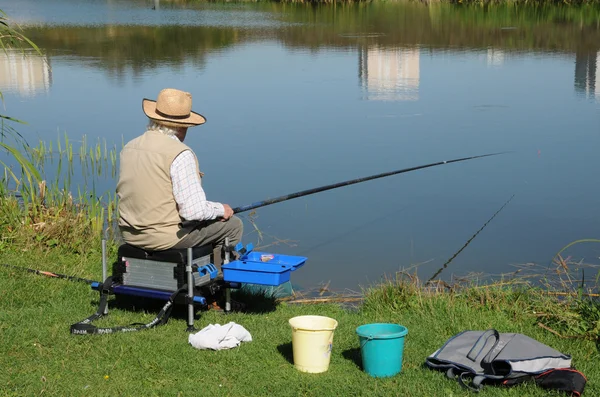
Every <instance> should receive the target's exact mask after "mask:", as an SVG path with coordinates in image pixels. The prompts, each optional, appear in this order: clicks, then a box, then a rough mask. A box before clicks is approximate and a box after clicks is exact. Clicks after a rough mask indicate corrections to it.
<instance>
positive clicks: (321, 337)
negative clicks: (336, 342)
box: [289, 316, 338, 373]
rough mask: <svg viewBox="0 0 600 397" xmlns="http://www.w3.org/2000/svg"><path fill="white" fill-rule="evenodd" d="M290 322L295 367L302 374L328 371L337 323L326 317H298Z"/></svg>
mask: <svg viewBox="0 0 600 397" xmlns="http://www.w3.org/2000/svg"><path fill="white" fill-rule="evenodd" d="M289 322H290V325H291V327H292V350H293V352H294V367H296V369H298V370H299V371H302V372H311V373H319V372H325V371H327V369H328V368H329V360H330V359H331V348H332V346H333V331H335V329H336V327H337V325H338V323H337V321H336V320H334V319H332V318H329V317H324V316H298V317H293V318H291V319H290V320H289Z"/></svg>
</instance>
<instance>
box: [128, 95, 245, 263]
mask: <svg viewBox="0 0 600 397" xmlns="http://www.w3.org/2000/svg"><path fill="white" fill-rule="evenodd" d="M142 108H143V110H144V113H145V114H146V116H148V118H149V119H150V122H149V124H148V127H147V131H146V132H145V133H144V134H143V135H141V136H139V137H137V138H135V139H133V140H132V141H130V142H128V143H127V144H126V145H125V147H124V148H123V150H122V151H121V155H120V171H119V180H118V182H117V196H118V198H119V201H118V202H119V204H118V209H119V229H120V231H121V234H122V236H123V239H124V240H125V242H127V243H129V244H131V245H134V246H136V247H139V248H142V249H146V250H151V251H156V250H166V249H169V248H188V247H193V246H196V245H205V244H213V246H214V262H215V266H217V268H219V270H220V267H221V264H222V261H223V257H224V252H223V247H224V243H225V238H226V237H229V241H230V243H231V244H234V245H235V244H237V243H238V242H239V241H240V240H241V237H242V231H243V224H242V221H241V220H240V219H239V218H238V217H236V216H234V215H233V210H232V209H231V207H230V206H229V205H227V204H221V203H217V202H212V201H207V200H206V195H205V193H204V190H203V189H202V184H201V178H202V176H203V175H204V174H203V173H202V172H200V169H199V166H198V159H197V158H196V155H195V154H194V152H193V151H192V150H191V149H190V148H189V147H188V146H186V145H185V144H183V141H184V140H185V136H186V134H187V130H188V128H189V127H195V126H198V125H201V124H204V123H205V122H206V119H205V118H204V117H203V116H202V115H200V114H198V113H195V112H192V110H191V109H192V96H191V94H189V93H187V92H184V91H180V90H176V89H172V88H167V89H164V90H162V91H161V92H160V93H159V94H158V97H157V99H156V101H153V100H149V99H144V100H143V101H142ZM182 220H198V221H201V222H202V223H201V224H200V226H191V227H186V228H181V227H180V226H179V223H180V222H181V221H182Z"/></svg>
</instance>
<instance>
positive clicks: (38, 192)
mask: <svg viewBox="0 0 600 397" xmlns="http://www.w3.org/2000/svg"><path fill="white" fill-rule="evenodd" d="M6 146H8V145H6ZM11 148H12V150H13V151H9V154H13V157H14V159H15V160H16V163H15V162H13V164H9V163H8V161H7V162H5V163H4V170H3V173H2V175H3V176H2V178H1V179H0V220H1V221H2V222H1V226H0V229H1V231H2V235H3V238H2V241H3V242H4V243H6V242H11V243H12V244H18V245H23V246H24V247H26V248H27V247H31V246H32V245H34V246H44V247H55V246H59V245H60V246H61V247H64V248H66V249H70V250H75V251H80V250H82V249H83V248H84V247H85V246H88V245H89V244H90V243H92V242H95V241H97V240H99V239H100V237H101V236H102V235H103V234H112V232H113V228H111V227H110V226H111V225H113V224H114V222H115V221H116V201H117V198H116V194H115V193H114V192H112V191H105V192H99V188H98V185H99V182H100V181H101V180H102V179H113V180H114V178H115V176H116V173H117V153H118V149H117V147H116V145H112V146H109V144H108V143H107V142H106V140H100V139H98V140H97V141H96V142H94V143H93V144H91V143H89V142H88V140H87V137H86V136H85V135H84V136H83V137H82V139H81V141H79V142H73V141H72V140H71V139H69V137H68V136H67V135H66V134H65V135H64V136H63V138H62V139H60V137H59V139H57V140H56V141H55V142H44V141H40V142H39V143H38V144H37V145H36V146H29V145H27V144H22V148H21V150H19V151H17V150H16V149H14V146H12V147H11ZM15 152H17V153H18V157H17V156H14V153H15ZM29 169H34V170H36V171H37V172H36V173H33V172H28V171H27V170H29ZM19 170H20V174H19V172H18V171H19Z"/></svg>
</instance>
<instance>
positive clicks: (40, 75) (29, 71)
mask: <svg viewBox="0 0 600 397" xmlns="http://www.w3.org/2000/svg"><path fill="white" fill-rule="evenodd" d="M51 84H52V71H51V69H50V60H49V59H48V57H46V56H45V55H39V54H33V53H23V52H22V51H18V50H6V51H2V52H0V92H8V93H15V94H18V95H21V96H25V97H31V96H35V95H37V94H40V93H47V92H48V91H49V89H50V85H51Z"/></svg>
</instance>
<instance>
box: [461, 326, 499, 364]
mask: <svg viewBox="0 0 600 397" xmlns="http://www.w3.org/2000/svg"><path fill="white" fill-rule="evenodd" d="M492 336H493V337H494V338H495V339H496V340H495V341H494V344H493V345H492V347H491V348H490V350H488V352H487V353H486V354H485V356H484V357H483V359H482V360H481V362H485V363H489V362H490V355H491V353H492V352H493V351H494V349H495V348H496V346H497V345H498V342H499V341H500V334H499V333H498V331H496V330H495V329H488V330H487V331H485V332H484V333H483V334H481V336H480V337H479V338H477V341H475V343H474V344H473V347H472V348H471V350H469V353H467V358H468V359H469V360H471V361H473V362H475V361H477V357H479V355H480V354H481V353H482V351H483V348H484V347H485V345H486V343H487V341H488V339H489V338H490V337H492Z"/></svg>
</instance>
